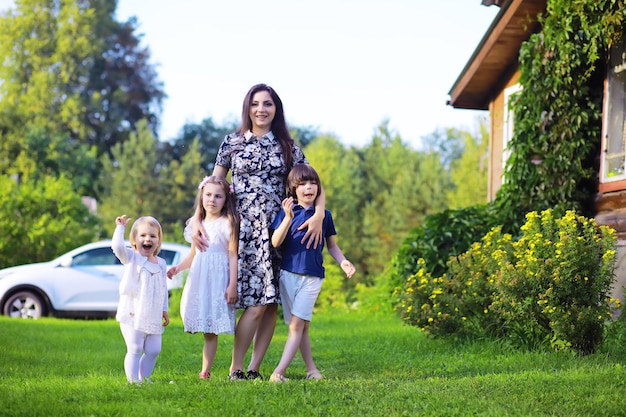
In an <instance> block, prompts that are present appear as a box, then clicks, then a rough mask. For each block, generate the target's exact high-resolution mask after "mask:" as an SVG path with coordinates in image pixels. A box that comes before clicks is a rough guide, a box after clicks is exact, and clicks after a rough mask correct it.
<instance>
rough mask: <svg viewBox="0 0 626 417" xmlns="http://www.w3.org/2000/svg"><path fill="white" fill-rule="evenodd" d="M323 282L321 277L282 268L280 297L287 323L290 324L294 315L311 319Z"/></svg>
mask: <svg viewBox="0 0 626 417" xmlns="http://www.w3.org/2000/svg"><path fill="white" fill-rule="evenodd" d="M323 282H324V279H323V278H320V277H314V276H312V275H300V274H294V273H293V272H289V271H285V270H284V269H281V270H280V280H279V285H280V299H281V301H282V304H283V317H284V318H285V323H286V324H289V322H290V321H291V316H292V315H294V316H296V317H299V318H301V319H302V320H306V321H311V318H312V317H313V307H315V301H316V300H317V296H318V295H319V294H320V291H321V290H322V283H323Z"/></svg>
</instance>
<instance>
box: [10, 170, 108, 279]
mask: <svg viewBox="0 0 626 417" xmlns="http://www.w3.org/2000/svg"><path fill="white" fill-rule="evenodd" d="M0 190H2V193H0V236H2V238H1V239H0V267H2V268H3V267H8V266H13V265H20V264H25V263H31V262H42V261H49V260H52V259H53V258H55V257H56V256H59V255H61V254H62V253H64V252H67V251H69V250H70V249H74V248H75V247H77V246H80V245H83V244H85V243H88V242H91V241H92V240H93V239H94V237H95V236H96V235H97V234H98V230H99V228H100V225H99V223H98V220H97V218H96V217H95V216H94V215H92V214H90V213H89V210H88V209H87V207H86V206H85V205H84V204H83V203H82V200H81V197H80V195H78V194H76V193H75V192H74V188H73V185H72V183H71V181H70V180H68V179H66V178H65V177H63V176H61V177H60V178H53V177H44V178H42V179H41V180H39V181H25V182H21V183H18V181H16V180H15V179H13V178H12V177H10V176H8V175H2V176H0Z"/></svg>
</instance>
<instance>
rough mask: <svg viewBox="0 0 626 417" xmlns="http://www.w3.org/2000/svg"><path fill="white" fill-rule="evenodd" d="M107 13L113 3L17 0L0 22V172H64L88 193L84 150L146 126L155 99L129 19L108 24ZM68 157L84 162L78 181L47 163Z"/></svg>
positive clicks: (157, 92) (104, 147) (59, 164)
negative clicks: (137, 126) (142, 123)
mask: <svg viewBox="0 0 626 417" xmlns="http://www.w3.org/2000/svg"><path fill="white" fill-rule="evenodd" d="M115 7H116V1H115V0H84V1H78V0H75V1H63V2H62V1H59V0H21V1H19V2H17V3H16V7H15V9H13V10H10V11H8V12H7V13H6V14H5V15H4V16H2V17H0V62H2V66H0V80H2V82H0V155H2V157H1V158H0V174H10V175H17V176H18V177H21V176H23V175H27V176H28V174H29V172H24V171H23V169H31V170H32V168H33V167H35V168H37V169H40V168H41V167H42V166H43V167H45V168H46V169H47V170H50V169H52V168H53V167H54V169H56V170H57V171H56V172H54V173H52V174H53V175H60V174H61V173H67V177H68V178H71V179H72V181H73V182H74V183H75V187H76V189H77V190H79V192H80V193H82V194H90V195H93V194H94V183H95V180H96V175H97V172H98V168H99V167H98V166H97V163H95V162H97V161H94V160H93V154H94V150H93V149H94V147H95V149H96V151H95V153H97V154H98V155H100V154H102V153H105V152H108V151H109V148H110V147H111V146H112V145H113V144H115V143H117V142H119V141H121V140H125V138H126V137H127V136H128V134H129V132H131V131H132V130H133V129H134V127H135V124H136V123H137V121H138V120H140V119H142V118H144V117H145V118H147V119H149V120H150V124H151V127H152V129H153V131H154V130H155V129H156V126H157V122H158V118H157V116H158V112H157V108H158V107H159V106H160V101H161V99H162V98H163V96H164V94H163V92H162V91H161V86H160V84H158V83H157V81H156V72H155V71H154V69H153V68H152V67H151V66H150V65H149V64H148V58H149V53H148V51H147V49H141V48H139V47H138V43H139V39H138V38H137V37H135V36H134V35H133V31H134V30H135V22H134V20H132V19H131V20H130V21H129V22H126V23H124V24H119V23H117V22H115V21H114V20H113V17H112V16H113V13H114V11H115ZM33 140H34V143H33ZM33 145H36V146H39V148H35V149H34V148H32V146H33ZM37 149H42V150H45V151H46V152H45V153H46V158H45V161H40V160H37V157H38V156H41V155H40V153H38V152H34V151H35V150H37ZM85 153H86V155H84V154H85ZM68 154H69V155H80V156H78V158H79V159H83V160H84V159H85V158H92V160H91V162H92V163H94V165H93V168H92V169H91V170H85V171H84V172H83V173H82V174H80V175H79V174H78V173H77V172H78V171H80V170H79V169H78V167H76V166H74V165H72V164H65V163H63V161H62V159H59V160H58V161H55V160H53V157H54V156H55V155H58V156H67V155H68ZM46 172H47V171H46ZM88 175H91V178H88V177H87V176H88Z"/></svg>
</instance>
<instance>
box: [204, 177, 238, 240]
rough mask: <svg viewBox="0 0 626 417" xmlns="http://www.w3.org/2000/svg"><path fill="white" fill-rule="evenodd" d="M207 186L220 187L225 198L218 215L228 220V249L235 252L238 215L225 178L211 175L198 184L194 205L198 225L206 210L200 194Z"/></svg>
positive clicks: (233, 197)
mask: <svg viewBox="0 0 626 417" xmlns="http://www.w3.org/2000/svg"><path fill="white" fill-rule="evenodd" d="M207 184H215V185H219V186H220V187H222V191H223V192H224V196H225V197H226V202H225V203H224V207H222V211H221V213H220V214H221V215H222V216H225V217H227V218H228V221H229V222H230V229H231V230H230V241H229V244H228V249H229V250H231V251H235V252H237V248H238V247H239V215H238V214H237V209H236V207H235V196H234V194H233V193H232V192H231V191H230V184H229V182H228V181H226V179H225V178H222V177H218V176H215V175H211V176H210V177H204V179H203V180H202V181H201V182H200V185H198V194H196V202H195V204H194V207H195V213H196V216H197V217H196V220H197V221H198V222H199V223H202V221H203V220H204V218H205V217H206V210H205V209H204V207H203V206H202V193H203V192H204V187H205V185H207Z"/></svg>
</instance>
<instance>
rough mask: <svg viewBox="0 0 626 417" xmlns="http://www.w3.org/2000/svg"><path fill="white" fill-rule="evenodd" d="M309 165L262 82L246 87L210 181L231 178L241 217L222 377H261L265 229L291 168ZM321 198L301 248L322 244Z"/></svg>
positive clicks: (274, 291) (269, 251)
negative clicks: (237, 311) (234, 315)
mask: <svg viewBox="0 0 626 417" xmlns="http://www.w3.org/2000/svg"><path fill="white" fill-rule="evenodd" d="M304 163H308V162H307V160H306V158H305V157H304V154H303V153H302V150H301V149H300V147H299V146H298V145H296V144H295V143H294V141H293V139H292V138H291V136H290V135H289V129H288V128H287V123H286V121H285V114H284V111H283V103H282V101H281V100H280V97H278V94H276V92H275V91H274V89H272V88H271V87H269V86H267V85H265V84H257V85H255V86H253V87H252V88H251V89H250V90H249V91H248V93H247V94H246V96H245V98H244V101H243V110H242V114H241V126H240V127H239V129H238V130H237V131H236V132H235V133H231V134H229V135H227V136H226V137H225V138H224V141H223V142H222V144H221V145H220V149H219V151H218V153H217V157H216V160H215V168H214V170H213V175H215V176H217V177H223V178H225V177H226V175H227V174H228V171H229V170H230V171H231V174H232V185H233V190H234V193H235V200H236V203H237V211H238V213H239V216H240V218H241V223H240V232H239V257H238V277H237V291H238V301H237V308H243V309H244V312H243V313H242V315H241V317H240V319H239V322H238V323H237V327H236V329H235V341H234V346H233V355H232V362H231V366H230V371H229V372H230V373H229V379H230V380H231V381H235V380H244V379H256V378H262V377H261V374H260V373H259V368H260V366H261V362H262V361H263V357H264V356H265V352H266V351H267V348H268V347H269V344H270V342H271V340H272V336H273V335H274V328H275V327H276V316H277V310H278V303H279V302H280V296H279V294H278V276H279V275H278V274H279V269H280V268H279V267H280V262H279V258H278V254H277V252H276V251H275V249H274V248H273V247H272V245H271V242H270V235H269V226H270V225H271V223H272V221H273V220H274V217H275V216H276V214H277V213H278V212H279V211H280V209H281V202H282V200H283V199H284V198H285V197H286V194H285V180H286V177H287V174H288V173H289V171H290V170H291V167H292V166H294V165H297V164H304ZM324 208H325V194H324V192H323V190H322V192H321V195H320V197H319V198H318V202H317V205H316V208H315V215H314V216H313V217H312V218H311V219H310V220H309V221H308V222H307V223H304V224H303V225H302V226H301V229H307V232H306V234H305V236H304V239H303V242H304V241H306V242H307V246H311V245H313V247H317V245H318V244H319V243H320V242H321V239H322V222H323V219H324ZM193 230H194V233H193V240H194V243H195V244H196V247H198V248H200V249H202V248H205V247H206V246H207V245H208V244H209V242H208V241H207V240H206V237H205V236H206V234H205V233H204V231H203V230H202V227H201V226H200V225H199V224H197V223H196V222H194V224H193ZM253 338H254V348H253V352H252V358H251V360H250V364H249V366H248V371H247V373H244V372H243V360H244V357H245V355H246V352H247V351H248V348H249V347H250V344H251V343H252V339H253Z"/></svg>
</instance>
